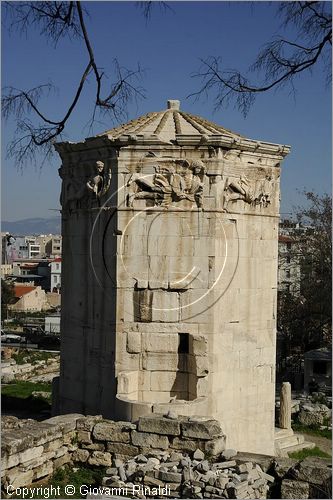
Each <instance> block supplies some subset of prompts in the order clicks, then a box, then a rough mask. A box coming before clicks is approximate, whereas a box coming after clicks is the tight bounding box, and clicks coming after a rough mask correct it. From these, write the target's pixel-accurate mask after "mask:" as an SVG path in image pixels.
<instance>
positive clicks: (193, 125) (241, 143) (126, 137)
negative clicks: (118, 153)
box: [55, 99, 290, 158]
mask: <svg viewBox="0 0 333 500" xmlns="http://www.w3.org/2000/svg"><path fill="white" fill-rule="evenodd" d="M106 142H107V143H112V144H113V145H114V146H118V147H122V146H128V145H149V146H165V145H168V144H169V145H177V146H187V145H188V146H191V147H193V146H201V145H207V146H216V147H224V148H227V149H236V150H241V151H252V152H256V153H263V154H269V155H274V156H278V157H279V158H283V157H285V156H286V155H287V154H288V153H289V151H290V146H286V145H282V144H274V143H271V142H266V141H260V140H259V141H258V140H253V139H248V138H246V137H244V136H243V135H240V134H237V133H236V132H233V131H231V130H228V129H227V128H224V127H222V126H221V125H217V124H216V123H213V122H211V121H209V120H206V119H205V118H202V117H200V116H196V115H192V114H191V113H185V112H184V111H181V109H180V102H179V101H178V100H173V99H170V100H168V102H167V109H164V110H162V111H156V112H151V113H147V114H146V115H143V116H140V117H139V118H136V119H135V120H131V121H129V122H128V123H125V124H123V125H120V126H118V127H115V128H112V129H110V130H106V131H105V132H103V133H101V134H98V135H96V136H94V137H88V138H86V139H85V140H84V141H83V142H80V143H72V142H62V143H57V144H55V148H56V150H57V151H58V152H59V153H62V152H63V153H65V152H68V151H81V150H82V148H83V149H85V147H86V146H87V144H89V146H90V147H92V146H93V145H94V146H95V147H99V146H100V145H103V144H105V143H106Z"/></svg>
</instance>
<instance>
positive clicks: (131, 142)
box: [56, 101, 289, 454]
mask: <svg viewBox="0 0 333 500" xmlns="http://www.w3.org/2000/svg"><path fill="white" fill-rule="evenodd" d="M56 149H57V151H58V152H59V154H60V156H61V158H62V166H61V169H60V175H61V177H62V179H63V189H62V197H61V201H62V206H63V222H62V224H63V226H62V229H63V242H64V243H63V280H62V284H63V286H62V289H63V292H62V294H63V297H62V301H63V305H62V326H61V328H62V335H63V341H62V353H61V356H62V361H61V376H60V382H59V398H58V399H57V401H58V408H57V410H58V411H60V412H74V411H79V412H83V413H85V414H89V413H91V414H94V413H102V414H103V415H104V416H105V417H110V418H120V419H128V420H135V419H137V418H138V417H139V416H140V415H144V414H149V413H151V412H162V413H163V412H165V411H168V410H175V411H177V412H178V413H179V414H183V415H188V416H190V415H206V416H211V417H214V418H216V419H218V420H219V421H220V422H221V423H222V425H223V429H224V431H225V433H226V435H227V440H228V446H230V447H235V448H236V449H237V448H241V449H243V450H246V451H252V452H257V453H267V454H269V453H273V449H274V374H275V328H276V286H277V231H278V220H279V177H280V162H281V161H282V160H283V158H284V157H285V155H286V154H287V153H288V151H289V148H288V147H287V146H281V145H275V144H271V143H265V142H258V141H252V140H250V139H246V138H243V137H241V136H239V135H238V134H235V133H233V132H230V131H228V130H226V129H224V128H222V127H220V126H217V125H215V124H211V123H210V122H207V121H206V120H204V119H202V118H198V117H194V116H193V115H189V114H187V113H183V112H182V111H180V110H179V105H178V103H177V102H176V101H172V102H170V103H169V107H168V109H167V110H166V111H163V112H160V113H151V114H148V115H146V116H145V117H142V118H140V119H138V120H134V121H132V122H130V123H129V124H127V125H124V126H122V127H119V128H117V129H113V130H110V131H107V132H105V133H104V134H101V135H100V136H97V137H94V138H90V139H86V141H84V142H82V143H78V144H72V143H61V144H57V145H56ZM97 161H99V162H102V164H103V168H102V165H101V164H99V165H98V164H97V163H96V162H97Z"/></svg>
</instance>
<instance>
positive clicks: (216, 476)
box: [1, 414, 332, 499]
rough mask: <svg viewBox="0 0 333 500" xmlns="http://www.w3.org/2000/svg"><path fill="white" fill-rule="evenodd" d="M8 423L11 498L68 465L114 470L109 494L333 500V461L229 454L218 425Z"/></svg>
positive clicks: (89, 420)
mask: <svg viewBox="0 0 333 500" xmlns="http://www.w3.org/2000/svg"><path fill="white" fill-rule="evenodd" d="M2 420H3V426H2V427H3V429H2V444H1V451H2V472H1V477H2V485H3V489H4V492H6V490H7V488H8V487H9V485H10V491H11V492H12V491H13V490H14V489H16V488H20V487H23V486H29V485H30V484H31V483H33V482H35V481H39V480H41V479H45V480H46V479H47V477H48V476H49V475H51V474H53V473H54V472H55V471H56V470H57V469H58V468H59V467H61V466H63V465H64V464H67V463H68V464H70V465H73V464H79V463H83V464H87V465H91V466H105V467H106V468H107V470H106V476H105V477H104V480H103V485H104V486H103V487H104V488H105V489H106V492H108V490H109V489H110V488H112V487H114V488H120V491H123V490H122V488H123V489H124V488H128V491H129V492H130V491H132V490H131V488H132V485H133V484H134V485H135V484H139V485H140V484H141V485H142V484H143V485H148V486H149V487H150V488H151V489H153V488H157V489H158V488H159V487H160V488H169V490H170V492H169V493H168V494H166V492H164V493H163V497H164V496H166V497H167V496H170V497H172V498H174V497H180V498H181V497H185V498H187V497H188V495H190V496H191V498H202V497H204V498H220V497H221V495H222V496H223V497H226V498H243V499H245V498H266V493H267V491H268V489H271V490H272V492H271V497H272V498H331V493H330V484H331V477H332V469H331V464H330V460H327V459H319V458H316V457H309V458H306V459H304V460H303V461H301V462H300V461H298V460H296V459H290V458H275V457H270V456H266V455H256V454H249V453H239V452H238V453H237V451H236V450H225V436H224V435H223V433H222V430H221V427H220V424H219V422H217V421H216V420H209V419H204V418H201V417H197V418H188V417H176V416H174V415H170V414H169V415H168V416H162V415H154V416H146V417H141V418H140V419H139V421H138V423H137V424H133V423H129V422H113V421H111V420H104V419H103V418H102V417H101V416H87V417H85V416H83V415H80V414H71V415H61V416H57V417H53V418H50V419H48V420H44V421H43V422H36V421H33V420H30V419H29V420H19V419H17V418H16V417H3V419H2ZM142 478H143V479H142ZM142 481H143V482H142ZM133 491H134V490H133ZM135 491H136V492H139V489H137V490H135ZM140 491H141V490H140ZM272 494H273V496H272ZM300 494H301V495H302V496H299V495H300ZM146 496H147V498H149V497H150V495H149V494H148V495H146ZM153 496H155V497H156V496H157V497H160V496H161V495H159V494H158V493H157V494H156V495H154V494H153ZM89 498H93V497H89Z"/></svg>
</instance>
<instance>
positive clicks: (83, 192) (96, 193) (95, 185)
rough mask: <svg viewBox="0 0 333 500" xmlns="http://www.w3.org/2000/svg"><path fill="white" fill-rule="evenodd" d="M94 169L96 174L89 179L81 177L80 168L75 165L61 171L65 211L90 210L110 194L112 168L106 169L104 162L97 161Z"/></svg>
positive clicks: (62, 200) (62, 203) (62, 201)
mask: <svg viewBox="0 0 333 500" xmlns="http://www.w3.org/2000/svg"><path fill="white" fill-rule="evenodd" d="M93 168H94V172H93V174H92V175H90V176H89V177H86V176H82V175H79V174H78V167H77V166H76V165H73V164H70V165H69V167H67V168H66V169H64V167H61V168H60V169H59V175H60V177H61V178H62V189H61V195H60V203H61V206H62V208H63V210H66V209H77V208H89V207H90V206H91V205H93V204H94V201H95V202H96V200H99V198H101V197H102V196H104V195H105V194H106V193H107V192H108V190H109V188H110V183H111V168H110V167H108V168H107V167H105V164H104V162H102V161H96V162H95V164H94V167H93Z"/></svg>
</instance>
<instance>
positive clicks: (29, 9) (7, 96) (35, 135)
mask: <svg viewBox="0 0 333 500" xmlns="http://www.w3.org/2000/svg"><path fill="white" fill-rule="evenodd" d="M6 7H7V15H8V16H10V20H11V22H10V24H9V28H10V29H17V30H19V31H20V32H21V33H25V32H26V31H27V30H28V29H29V26H30V25H36V26H39V28H40V33H41V35H45V36H46V37H47V39H48V40H51V41H52V42H53V43H54V45H55V46H56V45H57V43H58V42H59V40H60V38H61V37H65V36H67V37H69V39H72V38H73V37H79V38H82V40H83V42H84V46H85V49H86V52H87V55H88V62H87V65H86V67H85V69H84V70H83V72H82V74H81V77H80V80H79V82H78V84H77V87H76V89H75V90H74V97H73V99H72V101H71V103H70V104H69V105H68V107H67V109H66V111H65V112H64V114H63V117H62V118H61V119H59V120H56V119H53V118H50V117H48V116H47V114H46V113H44V112H43V111H42V110H41V107H40V100H41V98H42V97H46V96H47V93H49V92H50V90H51V89H53V86H52V85H51V84H47V85H39V86H38V87H35V88H33V89H30V90H27V91H26V90H23V89H15V88H13V87H7V88H5V89H3V97H2V113H3V116H4V118H5V119H9V118H10V117H11V116H14V118H15V119H16V132H15V137H14V139H13V140H12V141H11V143H10V144H9V147H8V151H7V153H8V155H9V156H11V157H14V158H15V160H16V163H17V165H18V166H19V167H22V166H23V164H26V163H28V162H30V161H32V160H33V159H35V157H36V154H37V151H38V150H41V149H42V151H43V153H44V155H45V154H46V156H47V157H48V156H49V155H50V154H51V152H52V145H53V142H54V141H55V140H56V138H58V137H59V136H60V135H61V134H62V132H63V131H64V129H65V126H66V124H67V122H68V120H69V118H70V117H71V116H72V114H73V112H74V110H75V109H76V107H77V105H78V102H79V99H80V97H81V94H82V91H83V88H84V86H85V84H86V82H87V79H88V77H89V75H93V77H94V80H95V85H96V97H95V105H94V110H93V113H92V118H91V124H90V126H91V127H92V125H93V123H94V121H95V116H96V110H97V109H98V110H100V111H102V113H104V114H105V113H107V114H108V115H109V116H110V117H111V118H112V119H114V120H116V121H118V120H119V119H120V118H124V117H125V116H126V107H127V105H128V103H129V102H130V101H132V100H137V99H139V98H144V97H145V96H144V90H143V89H142V88H141V87H140V86H138V80H139V79H140V78H141V76H142V74H143V70H142V69H141V67H140V65H138V66H137V68H136V69H134V70H130V69H127V68H123V67H122V66H121V65H120V64H119V62H118V61H117V60H116V59H114V61H113V75H114V78H113V82H112V83H111V84H110V83H107V80H108V77H107V75H106V74H105V73H104V71H103V70H102V69H100V68H99V67H98V66H97V63H96V58H95V54H94V51H93V47H92V43H91V41H90V37H89V34H88V31H87V28H86V24H85V20H84V17H85V15H86V14H87V13H86V11H85V10H84V9H83V8H82V5H81V2H79V1H77V2H44V1H41V2H6ZM103 90H104V91H105V96H103V95H102V91H103ZM30 116H34V117H35V118H36V119H39V120H40V122H39V123H35V124H34V123H33V122H32V121H31V118H30Z"/></svg>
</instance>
